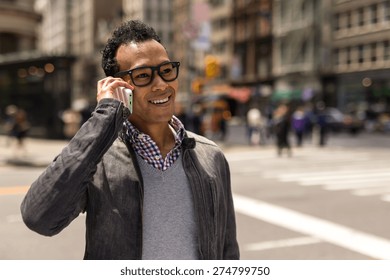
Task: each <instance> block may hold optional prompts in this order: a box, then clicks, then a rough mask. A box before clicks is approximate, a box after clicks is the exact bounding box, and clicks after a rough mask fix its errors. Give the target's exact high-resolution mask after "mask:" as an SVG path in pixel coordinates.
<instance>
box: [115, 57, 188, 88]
mask: <svg viewBox="0 0 390 280" xmlns="http://www.w3.org/2000/svg"><path fill="white" fill-rule="evenodd" d="M179 66H180V62H172V61H170V62H164V63H161V64H160V65H157V66H142V67H137V68H134V69H130V70H125V71H120V72H118V73H116V74H115V75H114V76H115V77H120V78H122V77H123V76H126V75H129V76H130V78H131V81H132V82H133V84H134V85H135V86H137V87H143V86H147V85H149V84H150V83H151V82H152V81H153V79H154V72H155V71H157V74H158V75H159V76H160V77H161V79H163V80H164V81H165V82H172V81H174V80H176V79H177V77H178V76H179Z"/></svg>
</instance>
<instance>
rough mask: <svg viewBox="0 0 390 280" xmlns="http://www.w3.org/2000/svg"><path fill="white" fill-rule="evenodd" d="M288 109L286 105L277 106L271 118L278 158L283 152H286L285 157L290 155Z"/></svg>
mask: <svg viewBox="0 0 390 280" xmlns="http://www.w3.org/2000/svg"><path fill="white" fill-rule="evenodd" d="M288 113H289V108H288V106H287V105H286V104H281V105H279V106H278V107H277V108H276V109H275V111H274V113H273V116H272V120H273V127H274V134H275V136H276V147H277V153H278V155H279V156H281V155H282V152H283V150H284V149H285V150H287V155H288V156H289V157H290V156H291V155H292V151H291V145H290V140H289V134H290V127H291V123H290V119H289V115H288Z"/></svg>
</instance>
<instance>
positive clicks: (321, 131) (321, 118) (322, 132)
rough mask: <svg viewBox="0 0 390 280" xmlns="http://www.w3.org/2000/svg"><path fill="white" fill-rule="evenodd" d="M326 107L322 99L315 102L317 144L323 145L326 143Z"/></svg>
mask: <svg viewBox="0 0 390 280" xmlns="http://www.w3.org/2000/svg"><path fill="white" fill-rule="evenodd" d="M325 109H326V107H325V103H324V102H323V101H319V102H318V103H317V104H316V129H315V131H316V133H318V136H319V142H318V145H319V146H320V147H323V146H325V145H326V141H327V137H328V121H327V115H326V110H325Z"/></svg>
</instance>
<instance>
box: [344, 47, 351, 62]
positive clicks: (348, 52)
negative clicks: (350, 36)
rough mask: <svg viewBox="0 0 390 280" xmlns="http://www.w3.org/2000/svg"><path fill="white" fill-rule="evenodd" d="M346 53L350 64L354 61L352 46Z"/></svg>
mask: <svg viewBox="0 0 390 280" xmlns="http://www.w3.org/2000/svg"><path fill="white" fill-rule="evenodd" d="M345 55H346V56H347V57H346V63H347V65H350V64H351V62H352V48H351V47H348V48H346V50H345Z"/></svg>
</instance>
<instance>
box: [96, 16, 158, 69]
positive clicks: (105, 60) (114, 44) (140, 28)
mask: <svg viewBox="0 0 390 280" xmlns="http://www.w3.org/2000/svg"><path fill="white" fill-rule="evenodd" d="M148 40H156V41H157V42H159V43H161V40H160V37H159V36H158V35H157V33H156V31H155V30H154V29H153V28H152V27H151V26H149V25H147V24H145V23H144V22H142V21H140V20H129V21H126V22H124V23H122V24H121V25H120V26H119V27H117V28H116V29H115V30H114V32H113V33H112V35H111V38H110V39H108V41H107V44H106V46H105V47H104V49H103V50H102V55H103V56H102V68H103V70H104V73H105V74H106V76H113V75H114V74H116V73H117V72H119V65H118V62H117V60H116V58H115V56H116V52H117V50H118V48H119V47H120V46H121V45H124V44H127V43H130V42H135V43H139V42H145V41H148Z"/></svg>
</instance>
